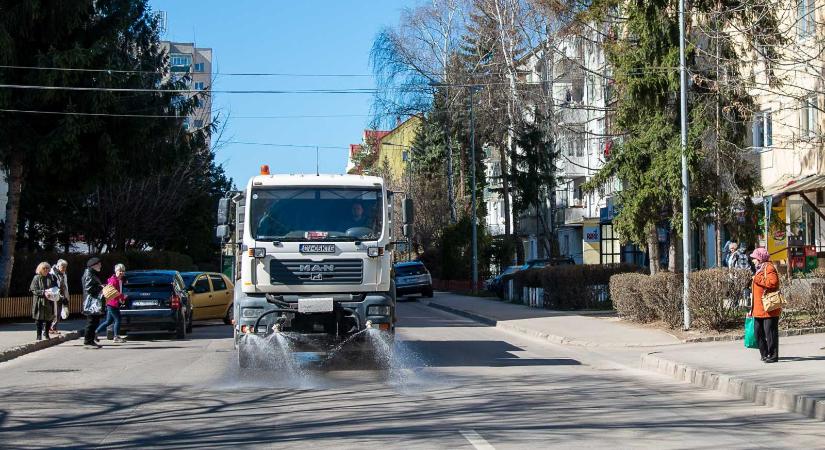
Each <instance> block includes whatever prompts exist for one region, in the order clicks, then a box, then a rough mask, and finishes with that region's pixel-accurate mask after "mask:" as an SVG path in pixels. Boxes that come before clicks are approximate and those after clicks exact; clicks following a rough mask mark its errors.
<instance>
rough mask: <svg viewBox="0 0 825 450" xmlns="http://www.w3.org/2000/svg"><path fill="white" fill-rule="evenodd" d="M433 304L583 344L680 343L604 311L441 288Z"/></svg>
mask: <svg viewBox="0 0 825 450" xmlns="http://www.w3.org/2000/svg"><path fill="white" fill-rule="evenodd" d="M425 303H429V304H430V306H432V307H435V308H439V309H443V310H447V311H449V312H453V313H457V314H459V315H462V316H465V317H469V318H471V319H474V320H477V321H479V322H483V323H486V324H488V325H492V326H496V327H499V328H503V329H509V330H511V331H517V332H520V333H523V334H528V335H531V336H533V337H539V338H543V339H547V340H549V341H551V342H554V343H557V344H568V345H578V346H583V347H660V346H666V345H676V344H681V341H680V340H679V339H678V338H676V337H675V336H673V335H671V334H669V333H666V332H664V331H660V330H655V329H648V328H640V327H636V326H633V325H630V324H627V323H625V322H623V321H621V320H619V319H618V318H616V317H611V316H610V315H607V314H605V313H603V312H589V313H588V312H583V313H577V312H575V311H571V312H567V311H550V310H546V309H539V308H530V307H527V306H523V305H516V304H512V303H506V302H502V301H498V300H493V299H489V300H488V299H485V298H479V297H468V296H463V295H456V294H450V293H446V292H439V294H438V296H437V297H435V298H434V299H432V300H427V301H425Z"/></svg>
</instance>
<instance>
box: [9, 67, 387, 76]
mask: <svg viewBox="0 0 825 450" xmlns="http://www.w3.org/2000/svg"><path fill="white" fill-rule="evenodd" d="M0 69H19V70H53V71H59V72H91V73H110V74H111V73H151V74H158V75H163V74H165V72H164V71H157V70H128V69H82V68H73V67H38V66H8V65H0ZM186 73H191V74H202V75H220V76H233V77H295V78H299V77H303V78H370V77H372V75H367V74H356V73H290V72H188V71H187V72H186Z"/></svg>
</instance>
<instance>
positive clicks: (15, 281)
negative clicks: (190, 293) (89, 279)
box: [9, 251, 198, 296]
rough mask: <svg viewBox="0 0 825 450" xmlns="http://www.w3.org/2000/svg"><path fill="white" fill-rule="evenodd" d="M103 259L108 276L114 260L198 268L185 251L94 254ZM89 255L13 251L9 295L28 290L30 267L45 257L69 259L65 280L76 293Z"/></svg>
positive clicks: (155, 266) (128, 265) (147, 266)
mask: <svg viewBox="0 0 825 450" xmlns="http://www.w3.org/2000/svg"><path fill="white" fill-rule="evenodd" d="M97 256H98V257H99V258H100V259H101V260H102V261H103V269H102V270H101V275H102V276H103V277H107V278H108V277H109V276H111V275H112V273H113V272H114V266H115V264H118V263H122V264H124V265H125V266H126V269H127V270H140V269H173V270H180V271H193V270H198V267H197V265H195V263H194V262H193V261H192V258H190V257H189V256H187V255H184V254H181V253H176V252H162V251H154V252H136V251H129V252H117V253H104V254H102V255H97ZM90 257H91V255H87V254H82V253H68V254H65V253H51V252H38V253H17V254H15V256H14V268H13V269H12V276H11V285H10V288H9V295H10V296H21V295H28V294H29V284H30V283H31V281H32V278H33V277H34V269H35V268H37V265H38V264H39V263H40V262H42V261H46V262H48V263H49V264H54V263H55V262H57V260H58V259H65V260H66V262H68V263H69V268H68V280H69V292H70V293H80V292H81V291H82V285H81V278H82V275H83V271H84V270H86V261H88V260H89V258H90Z"/></svg>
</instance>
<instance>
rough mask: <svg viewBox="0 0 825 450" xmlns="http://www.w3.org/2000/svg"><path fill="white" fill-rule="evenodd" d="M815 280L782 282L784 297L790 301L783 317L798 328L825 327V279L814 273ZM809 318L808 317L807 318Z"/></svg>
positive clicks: (820, 274)
mask: <svg viewBox="0 0 825 450" xmlns="http://www.w3.org/2000/svg"><path fill="white" fill-rule="evenodd" d="M811 275H813V276H814V278H808V279H794V280H790V282H786V281H785V280H782V281H783V283H782V286H781V288H780V289H781V291H782V295H784V296H785V299H786V300H787V301H788V303H787V305H785V309H784V312H783V313H782V316H783V318H784V319H785V320H789V321H791V322H795V320H800V323H798V324H796V325H798V326H822V325H825V278H820V277H819V276H822V275H825V274H822V273H816V272H813V273H812V274H811ZM805 316H807V317H805Z"/></svg>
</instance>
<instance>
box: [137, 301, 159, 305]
mask: <svg viewBox="0 0 825 450" xmlns="http://www.w3.org/2000/svg"><path fill="white" fill-rule="evenodd" d="M132 306H158V301H157V300H135V301H133V302H132Z"/></svg>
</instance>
